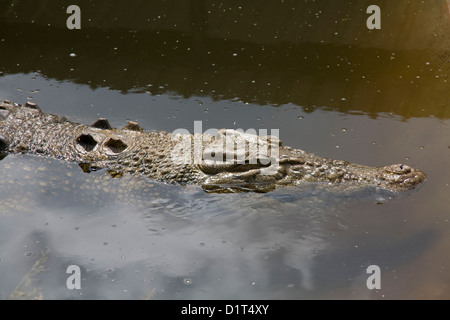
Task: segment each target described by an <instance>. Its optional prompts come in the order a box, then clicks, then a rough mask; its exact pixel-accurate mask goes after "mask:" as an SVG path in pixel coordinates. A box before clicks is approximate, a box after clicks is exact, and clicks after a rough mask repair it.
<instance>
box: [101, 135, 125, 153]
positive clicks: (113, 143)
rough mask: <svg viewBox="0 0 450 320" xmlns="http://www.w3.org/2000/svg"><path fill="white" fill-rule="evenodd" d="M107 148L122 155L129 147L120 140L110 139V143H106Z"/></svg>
mask: <svg viewBox="0 0 450 320" xmlns="http://www.w3.org/2000/svg"><path fill="white" fill-rule="evenodd" d="M105 147H107V148H109V150H111V151H112V152H114V153H121V152H122V151H124V150H125V149H126V148H127V147H128V145H127V144H125V143H123V142H122V140H120V139H114V138H109V139H108V141H106V142H105Z"/></svg>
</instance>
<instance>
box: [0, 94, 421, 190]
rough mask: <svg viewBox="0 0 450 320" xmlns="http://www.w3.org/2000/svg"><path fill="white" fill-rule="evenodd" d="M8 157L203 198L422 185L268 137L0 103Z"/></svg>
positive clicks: (417, 177)
mask: <svg viewBox="0 0 450 320" xmlns="http://www.w3.org/2000/svg"><path fill="white" fill-rule="evenodd" d="M186 142H187V144H186ZM237 145H239V146H240V147H236V146H237ZM186 146H187V147H186ZM255 146H257V147H256V148H255ZM255 150H256V151H255ZM9 153H31V154H36V155H42V156H50V157H53V158H58V159H63V160H67V161H71V162H76V163H78V164H79V165H80V167H81V168H82V169H83V171H85V172H90V171H93V170H98V169H106V170H108V172H109V173H110V174H111V175H112V176H113V177H121V176H122V175H123V174H124V173H131V174H141V175H144V176H147V177H148V178H150V179H153V180H158V181H163V182H167V183H172V184H180V185H189V184H194V185H201V186H202V188H203V189H204V190H205V191H206V192H224V193H227V192H246V191H254V192H268V191H271V190H274V189H275V188H276V187H277V186H295V185H299V184H301V183H307V182H324V183H328V184H330V185H335V184H344V183H353V184H356V185H366V186H373V187H378V188H381V189H386V190H390V191H393V192H398V191H407V190H411V189H413V188H415V187H416V186H418V185H419V184H421V183H422V182H423V181H425V179H426V175H425V173H423V172H422V171H420V170H418V169H415V168H412V167H410V166H408V165H406V164H393V165H388V166H382V167H369V166H364V165H359V164H354V163H350V162H347V161H342V160H332V159H328V158H323V157H319V156H316V155H314V154H312V153H307V152H305V151H303V150H300V149H296V148H291V147H289V146H284V145H283V144H282V142H281V141H280V139H278V138H277V137H276V136H271V135H266V136H257V135H253V134H250V133H245V132H241V131H239V130H233V129H221V130H219V131H218V132H217V134H216V135H209V134H206V133H201V134H195V133H194V134H174V133H168V132H162V131H161V132H160V131H144V130H143V129H142V128H141V126H140V125H139V124H138V123H136V122H133V121H129V122H128V123H127V125H126V126H125V127H123V128H122V129H115V128H112V127H111V125H110V124H109V122H108V120H107V119H105V118H100V119H98V120H97V121H95V122H94V123H93V124H91V125H84V124H80V123H76V122H72V121H69V120H68V119H67V118H66V117H63V116H59V115H52V114H47V113H45V112H43V111H42V110H41V109H40V108H39V107H38V106H37V105H36V104H35V103H32V102H27V103H25V104H23V105H19V104H17V103H12V102H10V101H8V100H5V101H3V102H0V155H2V157H4V156H6V155H7V154H9Z"/></svg>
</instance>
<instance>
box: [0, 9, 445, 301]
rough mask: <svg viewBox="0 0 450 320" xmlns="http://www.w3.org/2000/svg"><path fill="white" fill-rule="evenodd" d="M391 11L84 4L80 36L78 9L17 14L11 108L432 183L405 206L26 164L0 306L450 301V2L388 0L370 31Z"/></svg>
mask: <svg viewBox="0 0 450 320" xmlns="http://www.w3.org/2000/svg"><path fill="white" fill-rule="evenodd" d="M375 2H377V1H375ZM375 2H374V3H372V2H368V1H358V4H355V3H354V2H353V1H352V3H350V1H335V0H333V1H331V0H329V1H327V0H321V1H315V2H314V1H311V2H308V1H306V2H302V3H301V4H298V2H297V1H265V2H264V4H262V3H261V2H260V1H246V2H245V3H241V4H237V3H236V2H233V1H220V2H219V1H179V2H176V4H174V3H173V2H169V3H166V2H164V1H161V2H158V3H155V2H152V1H134V2H133V4H132V5H130V2H129V1H128V2H125V1H114V2H112V1H108V2H107V1H95V4H92V3H91V2H90V1H79V6H80V8H81V10H82V29H81V30H68V29H67V28H66V19H67V17H68V15H67V14H66V13H65V8H66V7H67V5H69V4H71V3H69V2H67V1H8V0H4V1H0V12H1V14H0V61H1V64H0V99H9V100H12V101H15V102H19V103H23V102H25V101H27V100H31V101H33V102H35V103H37V104H38V105H40V106H41V108H42V109H43V110H44V111H45V112H48V113H54V114H61V115H65V116H67V117H68V118H69V119H71V120H74V121H78V122H83V123H91V122H93V121H94V120H96V119H97V118H98V117H99V116H101V117H107V118H108V119H109V120H110V123H111V124H112V125H113V126H116V127H121V126H123V124H124V123H125V122H126V120H137V121H138V122H139V123H140V124H141V125H142V127H144V128H145V129H148V130H150V129H156V130H165V131H172V130H174V129H177V128H186V129H189V130H193V124H194V121H196V120H202V121H203V128H204V129H205V130H206V129H208V128H224V127H226V128H242V129H249V128H255V129H259V128H267V129H280V135H281V139H282V140H283V142H284V144H285V145H291V146H293V147H297V148H301V149H303V150H306V151H308V152H313V153H316V154H318V155H321V156H325V157H329V158H335V159H343V160H347V161H351V162H356V163H361V164H366V165H373V166H379V165H386V164H391V163H401V162H403V163H406V164H409V165H411V166H414V167H417V168H420V169H421V170H423V171H424V172H426V173H427V181H426V183H425V184H424V185H423V186H421V187H420V188H419V189H418V190H414V191H412V192H408V193H406V194H401V195H394V194H389V193H386V192H380V191H376V190H361V191H360V192H356V193H352V194H342V193H336V192H334V191H333V190H328V189H326V188H322V187H321V186H320V185H305V186H302V187H299V188H280V189H277V190H275V191H274V192H271V193H267V194H253V193H251V194H250V193H249V194H235V195H229V194H227V195H224V194H206V193H204V192H203V191H202V190H201V188H198V187H188V188H184V187H178V186H169V185H165V184H161V183H156V182H151V181H148V180H146V179H143V178H136V177H131V176H129V177H127V176H125V177H123V178H121V179H112V178H111V177H109V175H108V174H107V173H105V172H102V171H99V172H94V173H91V174H85V173H83V172H82V171H81V169H79V168H78V166H77V165H76V164H69V163H65V162H62V161H57V160H52V159H44V158H41V157H36V156H27V155H9V156H7V157H6V158H5V159H3V160H2V161H0V176H1V177H2V178H1V179H0V298H2V299H5V298H43V299H66V298H68V299H105V298H106V299H107V298H117V299H143V298H152V299H197V298H205V299H219V298H220V299H224V298H225V299H228V298H231V299H259V298H264V299H267V298H268V299H280V298H283V299H310V298H342V299H365V298H368V299H380V298H384V299H405V298H413V299H432V298H438V299H448V298H449V297H450V285H449V284H450V255H449V254H448V248H449V247H450V233H449V226H450V225H449V223H450V222H449V221H448V219H449V215H450V210H449V208H450V200H449V197H448V195H449V193H450V187H449V177H450V176H449V173H450V172H449V170H448V168H449V166H450V160H449V159H450V140H449V137H450V108H449V101H450V99H449V98H450V90H449V87H448V81H450V80H449V79H448V71H449V65H450V64H449V62H450V53H449V49H450V37H449V35H448V31H449V25H450V24H449V23H450V22H449V16H450V13H449V9H448V8H449V6H448V3H447V1H445V0H442V1H433V2H431V1H427V2H426V3H420V2H419V1H406V0H401V1H400V0H399V1H395V2H394V1H392V2H389V3H388V2H387V1H378V5H379V6H380V8H381V12H382V25H381V26H382V28H381V30H373V31H369V30H368V29H367V28H366V19H367V17H368V15H367V14H366V13H365V11H366V8H367V7H368V6H369V5H370V4H375ZM374 264H375V265H378V266H379V267H380V269H381V289H378V290H377V289H376V290H369V289H368V288H367V286H366V280H367V278H368V276H369V275H368V274H367V273H366V268H367V267H368V266H369V265H374ZM69 265H78V266H79V267H80V268H81V275H82V282H81V289H80V290H76V289H74V290H69V289H68V288H67V286H66V280H67V277H68V276H69V274H67V273H66V269H67V267H68V266H69Z"/></svg>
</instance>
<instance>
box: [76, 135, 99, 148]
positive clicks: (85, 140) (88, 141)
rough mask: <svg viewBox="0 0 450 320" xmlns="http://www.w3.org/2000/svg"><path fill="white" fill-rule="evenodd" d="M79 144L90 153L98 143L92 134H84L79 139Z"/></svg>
mask: <svg viewBox="0 0 450 320" xmlns="http://www.w3.org/2000/svg"><path fill="white" fill-rule="evenodd" d="M76 141H77V143H78V144H79V145H80V146H82V147H83V149H84V150H86V151H87V152H90V151H92V150H94V148H95V146H96V145H97V141H95V139H94V138H93V137H92V136H91V135H90V134H82V135H80V136H79V137H78V138H77V140H76Z"/></svg>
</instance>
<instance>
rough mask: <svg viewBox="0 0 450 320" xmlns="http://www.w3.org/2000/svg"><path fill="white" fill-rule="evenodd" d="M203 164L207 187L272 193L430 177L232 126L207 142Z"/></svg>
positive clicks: (392, 186)
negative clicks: (318, 152) (308, 185)
mask: <svg viewBox="0 0 450 320" xmlns="http://www.w3.org/2000/svg"><path fill="white" fill-rule="evenodd" d="M197 166H198V168H199V169H200V170H201V171H202V172H203V173H205V174H206V176H207V178H206V179H205V180H204V182H203V184H202V187H203V189H204V190H205V191H207V192H245V191H256V192H267V191H271V190H273V189H275V187H276V186H277V185H299V184H301V183H303V182H306V181H308V182H326V183H332V184H335V183H340V182H345V181H351V182H353V183H363V184H365V185H372V186H376V187H380V188H383V189H387V190H391V191H404V190H409V189H412V188H414V187H415V186H417V185H418V184H420V183H421V182H423V181H424V180H425V174H424V173H423V172H421V171H419V170H417V169H414V168H411V167H409V166H407V165H403V164H396V165H390V166H386V167H377V168H375V167H366V166H361V165H356V164H352V163H349V162H346V161H339V160H331V159H326V158H321V157H318V156H315V155H313V154H308V153H306V152H304V151H302V150H299V149H293V148H290V147H283V146H282V144H281V141H280V140H279V139H278V138H276V137H274V136H264V137H258V136H256V135H253V134H248V133H243V132H240V131H236V130H231V129H222V130H220V131H219V132H218V134H217V136H216V138H215V139H214V140H213V141H212V142H210V143H209V144H207V145H206V146H205V148H204V149H203V154H202V159H201V162H200V163H199V164H198V165H197Z"/></svg>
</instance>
